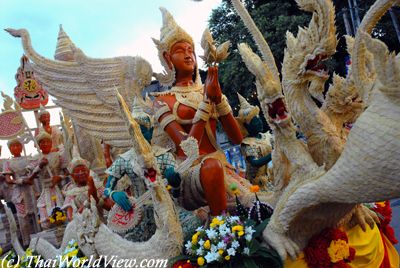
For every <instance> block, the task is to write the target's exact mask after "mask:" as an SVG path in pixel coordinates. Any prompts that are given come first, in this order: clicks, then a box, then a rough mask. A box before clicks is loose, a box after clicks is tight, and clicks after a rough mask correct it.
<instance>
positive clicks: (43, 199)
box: [28, 129, 69, 229]
mask: <svg viewBox="0 0 400 268" xmlns="http://www.w3.org/2000/svg"><path fill="white" fill-rule="evenodd" d="M35 139H36V141H37V144H38V145H39V148H40V150H41V152H42V154H41V155H38V156H37V157H36V161H35V162H34V163H32V164H30V165H29V166H28V168H30V169H31V170H32V173H33V174H37V176H38V180H39V183H40V188H41V194H40V196H39V199H38V201H37V207H38V210H39V214H40V224H41V227H42V228H43V229H47V228H50V219H49V216H51V214H52V211H53V209H54V207H62V205H63V203H64V195H63V194H62V192H61V189H60V188H59V183H60V182H61V180H65V179H66V175H68V174H69V172H68V170H67V163H66V159H65V157H64V156H63V154H62V153H61V152H60V151H54V150H53V141H52V136H51V135H50V134H49V133H47V132H46V131H45V130H43V129H41V130H40V131H39V134H38V135H37V136H36V137H35Z"/></svg>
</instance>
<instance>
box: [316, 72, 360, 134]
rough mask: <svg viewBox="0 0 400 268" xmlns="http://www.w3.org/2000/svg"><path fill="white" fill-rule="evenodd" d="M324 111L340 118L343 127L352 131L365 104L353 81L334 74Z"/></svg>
mask: <svg viewBox="0 0 400 268" xmlns="http://www.w3.org/2000/svg"><path fill="white" fill-rule="evenodd" d="M322 110H324V111H326V112H328V113H330V114H333V115H337V116H338V117H340V118H341V120H342V121H343V124H344V126H343V127H345V128H347V129H350V128H351V125H352V124H353V123H354V122H355V121H356V119H357V118H358V116H359V115H360V114H361V112H362V110H363V102H362V100H361V96H360V95H359V93H358V90H357V88H356V86H355V85H354V81H353V79H350V78H347V79H345V78H343V77H340V76H339V75H336V74H334V76H333V83H332V84H331V85H330V87H329V89H328V92H327V94H326V98H325V102H324V104H323V106H322Z"/></svg>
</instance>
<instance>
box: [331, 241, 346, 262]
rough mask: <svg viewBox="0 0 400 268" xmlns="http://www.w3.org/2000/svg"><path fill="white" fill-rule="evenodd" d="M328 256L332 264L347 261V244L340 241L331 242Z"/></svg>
mask: <svg viewBox="0 0 400 268" xmlns="http://www.w3.org/2000/svg"><path fill="white" fill-rule="evenodd" d="M328 254H329V257H330V258H331V262H333V263H336V262H339V261H341V260H344V259H347V258H348V257H349V256H350V248H349V244H347V242H346V241H344V240H342V239H338V240H332V241H331V244H330V245H329V247H328Z"/></svg>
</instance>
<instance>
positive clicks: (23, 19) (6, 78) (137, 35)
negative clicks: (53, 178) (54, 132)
mask: <svg viewBox="0 0 400 268" xmlns="http://www.w3.org/2000/svg"><path fill="white" fill-rule="evenodd" d="M220 3H221V0H203V1H201V2H196V1H191V0H147V1H146V0H145V1H142V0H98V1H94V0H84V1H82V0H79V1H78V0H68V1H66V0H35V1H27V0H0V28H1V30H0V91H4V92H5V93H6V94H8V95H10V96H13V93H14V87H15V86H16V81H15V79H14V76H15V73H16V71H17V69H18V67H19V64H20V58H21V56H22V54H23V50H22V45H21V41H20V39H17V38H14V37H12V36H11V35H9V34H8V33H7V32H5V31H3V30H2V29H5V28H15V29H19V28H25V29H27V30H28V31H29V33H30V36H31V39H32V45H33V47H34V48H35V50H36V51H37V52H38V53H39V54H41V55H43V56H45V57H48V58H51V59H53V55H54V51H55V48H56V41H57V35H58V30H59V24H62V25H63V28H64V30H65V32H66V33H67V34H68V35H69V36H70V38H71V39H72V41H73V42H74V43H75V45H77V46H78V47H79V48H81V49H82V50H83V51H84V52H85V54H87V55H89V56H91V57H94V58H108V57H115V56H124V55H130V56H136V55H140V56H142V57H144V58H145V59H147V60H148V61H149V62H150V63H151V64H152V65H153V69H154V70H155V71H158V72H159V71H161V65H160V63H159V60H158V56H157V50H156V48H155V46H154V44H153V42H152V40H151V37H155V38H159V34H160V32H159V30H160V27H161V22H162V19H161V13H160V11H159V9H158V8H159V7H160V6H164V7H165V8H167V9H168V10H169V11H170V12H171V13H172V14H173V16H174V17H175V20H176V21H177V22H178V23H179V24H180V25H181V26H182V27H183V28H184V29H185V30H186V31H187V32H188V33H189V34H191V35H192V36H193V39H194V40H195V42H196V51H197V55H201V54H202V51H201V48H200V38H201V35H202V33H203V30H204V29H205V27H206V26H207V21H208V18H209V16H210V14H211V10H212V9H213V8H215V7H217V6H218V5H219V4H220ZM200 66H201V65H200ZM0 106H2V102H1V101H0ZM51 113H52V118H51V124H59V119H58V113H57V111H53V112H51ZM24 114H25V118H27V121H28V124H29V126H30V127H35V119H34V117H33V113H24ZM1 145H2V146H3V149H2V155H1V158H7V157H9V156H10V154H9V152H8V149H7V145H6V141H0V146H1ZM26 149H27V151H28V154H29V153H34V151H35V150H34V149H33V144H27V145H26Z"/></svg>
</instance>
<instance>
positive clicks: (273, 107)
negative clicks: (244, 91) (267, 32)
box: [238, 43, 290, 127]
mask: <svg viewBox="0 0 400 268" xmlns="http://www.w3.org/2000/svg"><path fill="white" fill-rule="evenodd" d="M238 48H239V52H240V55H241V56H242V59H243V61H244V62H245V64H246V66H247V68H248V69H249V71H250V72H251V73H252V74H254V75H255V77H256V87H257V94H258V99H259V100H260V104H261V106H262V108H263V111H264V113H268V115H265V116H266V119H267V121H268V123H269V125H270V126H271V127H274V126H275V127H276V126H279V125H286V124H287V123H289V122H290V116H289V113H288V112H287V109H286V104H285V100H284V97H283V95H282V88H281V83H280V81H279V78H278V79H277V78H276V77H275V76H274V75H273V73H272V72H271V70H270V68H269V67H268V65H267V63H266V62H264V61H262V60H261V59H260V57H259V56H258V55H257V54H255V53H254V52H253V51H252V50H251V48H250V47H249V46H248V45H246V44H243V43H242V44H239V46H238Z"/></svg>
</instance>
